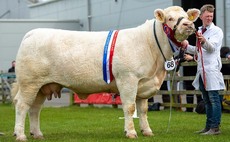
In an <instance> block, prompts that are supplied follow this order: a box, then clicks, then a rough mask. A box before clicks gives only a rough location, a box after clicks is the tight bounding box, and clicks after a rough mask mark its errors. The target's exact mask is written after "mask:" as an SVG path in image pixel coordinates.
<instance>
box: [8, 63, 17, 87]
mask: <svg viewBox="0 0 230 142" xmlns="http://www.w3.org/2000/svg"><path fill="white" fill-rule="evenodd" d="M15 64H16V62H15V61H12V63H11V67H10V68H9V69H8V73H14V72H15ZM7 79H8V82H9V83H10V84H11V83H13V82H14V80H15V75H13V74H10V75H9V76H8V77H7Z"/></svg>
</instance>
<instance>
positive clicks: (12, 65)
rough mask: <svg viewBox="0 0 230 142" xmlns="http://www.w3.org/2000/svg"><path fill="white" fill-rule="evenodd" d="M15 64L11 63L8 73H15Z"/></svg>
mask: <svg viewBox="0 0 230 142" xmlns="http://www.w3.org/2000/svg"><path fill="white" fill-rule="evenodd" d="M15 64H16V62H15V61H12V63H11V68H9V70H8V72H15Z"/></svg>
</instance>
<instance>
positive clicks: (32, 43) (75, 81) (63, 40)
mask: <svg viewBox="0 0 230 142" xmlns="http://www.w3.org/2000/svg"><path fill="white" fill-rule="evenodd" d="M106 37H107V32H78V31H66V30H55V29H35V30H32V31H30V32H28V33H27V34H26V35H25V37H24V39H23V40H22V43H21V46H20V49H19V51H18V55H17V59H16V60H17V66H16V72H17V73H19V74H20V75H18V76H19V80H20V79H27V78H28V79H31V78H34V79H35V78H40V79H41V80H42V81H44V82H58V83H60V84H62V85H64V86H68V87H72V86H81V88H83V90H84V86H89V85H93V84H95V83H96V84H98V83H99V84H100V82H101V84H105V83H104V81H103V76H102V75H103V73H102V58H103V50H104V43H105V40H106ZM23 74H24V75H26V76H24V75H23ZM28 76H29V77H28ZM41 80H40V81H41Z"/></svg>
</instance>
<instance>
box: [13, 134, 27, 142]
mask: <svg viewBox="0 0 230 142" xmlns="http://www.w3.org/2000/svg"><path fill="white" fill-rule="evenodd" d="M16 141H20V142H25V141H27V138H26V136H25V135H21V136H17V138H16Z"/></svg>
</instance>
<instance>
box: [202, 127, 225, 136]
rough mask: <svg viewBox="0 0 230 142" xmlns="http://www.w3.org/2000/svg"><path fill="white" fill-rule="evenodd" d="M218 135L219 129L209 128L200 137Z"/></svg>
mask: <svg viewBox="0 0 230 142" xmlns="http://www.w3.org/2000/svg"><path fill="white" fill-rule="evenodd" d="M220 133H221V132H220V129H219V128H211V129H210V130H209V131H207V132H205V133H202V134H201V135H219V134H220Z"/></svg>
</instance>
